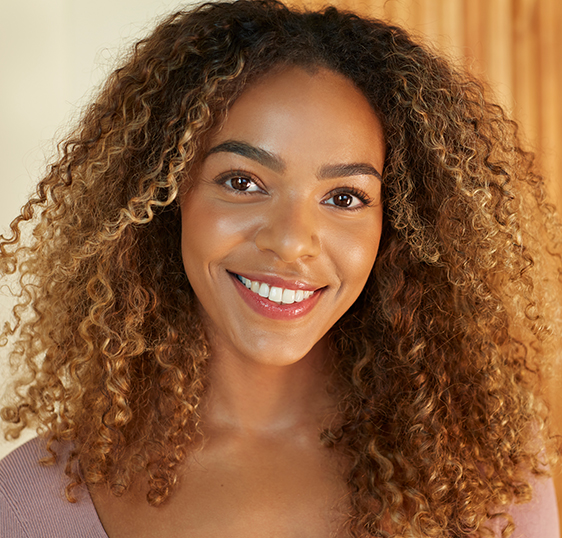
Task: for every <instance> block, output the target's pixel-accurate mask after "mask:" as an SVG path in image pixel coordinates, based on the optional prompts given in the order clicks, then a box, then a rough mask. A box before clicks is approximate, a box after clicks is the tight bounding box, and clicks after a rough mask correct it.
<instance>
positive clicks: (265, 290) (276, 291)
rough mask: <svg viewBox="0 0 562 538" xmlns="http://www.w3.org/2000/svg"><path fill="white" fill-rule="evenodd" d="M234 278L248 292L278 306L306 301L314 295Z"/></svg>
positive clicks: (309, 292)
mask: <svg viewBox="0 0 562 538" xmlns="http://www.w3.org/2000/svg"><path fill="white" fill-rule="evenodd" d="M236 276H237V277H238V279H239V280H240V282H242V284H244V285H245V286H246V287H247V288H248V289H249V290H251V291H253V292H254V293H257V294H258V295H260V296H261V297H267V298H268V299H269V300H270V301H273V302H275V303H279V304H293V303H300V302H301V301H303V300H304V299H308V298H309V297H310V296H311V295H312V294H313V293H314V292H313V291H304V290H290V289H287V288H278V287H277V286H269V285H268V284H266V283H265V282H258V281H257V280H250V279H249V278H245V277H243V276H240V275H236Z"/></svg>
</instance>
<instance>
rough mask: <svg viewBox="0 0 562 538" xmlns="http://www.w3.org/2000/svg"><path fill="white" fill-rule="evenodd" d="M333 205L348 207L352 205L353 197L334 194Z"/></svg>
mask: <svg viewBox="0 0 562 538" xmlns="http://www.w3.org/2000/svg"><path fill="white" fill-rule="evenodd" d="M333 200H334V205H337V206H338V207H349V206H350V205H351V204H352V203H353V196H351V194H343V193H342V194H336V195H335V196H334V197H333Z"/></svg>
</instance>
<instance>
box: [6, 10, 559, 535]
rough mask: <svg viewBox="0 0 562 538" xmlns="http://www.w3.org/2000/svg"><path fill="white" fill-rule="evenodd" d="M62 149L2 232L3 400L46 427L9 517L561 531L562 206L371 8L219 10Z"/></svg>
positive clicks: (98, 525) (179, 33) (103, 102)
mask: <svg viewBox="0 0 562 538" xmlns="http://www.w3.org/2000/svg"><path fill="white" fill-rule="evenodd" d="M61 148H62V149H61V155H60V158H59V160H58V161H57V162H55V163H53V164H52V165H51V167H50V168H49V171H48V173H47V175H46V176H45V177H44V178H43V179H42V180H41V182H40V183H39V186H38V188H37V195H36V196H35V197H34V198H32V199H31V200H30V201H29V202H28V204H27V205H26V207H25V208H24V209H23V211H22V213H21V215H20V216H18V217H17V218H16V219H15V220H14V222H13V224H12V234H13V235H12V237H8V238H3V240H2V241H1V242H0V248H1V259H0V264H1V265H0V267H1V269H2V271H3V272H4V274H11V273H16V272H17V273H18V274H19V281H20V285H21V295H20V302H19V304H18V306H16V308H15V309H14V318H13V320H12V322H11V324H10V323H8V324H7V325H5V326H4V331H3V334H2V339H1V342H2V343H3V344H4V345H8V343H9V342H11V347H10V349H11V359H12V362H13V363H14V364H17V365H19V367H20V371H19V372H20V373H19V374H18V377H17V378H16V380H15V389H14V392H13V396H12V403H10V404H9V405H6V406H5V407H4V408H3V410H2V418H3V419H4V421H5V422H6V432H7V435H8V436H13V437H17V436H18V435H19V432H21V430H22V429H23V428H26V427H37V428H38V432H39V434H40V436H39V438H38V439H36V440H33V441H31V442H29V443H27V444H25V445H24V446H23V447H21V448H19V449H17V450H15V451H14V452H13V453H12V454H10V455H9V456H8V457H7V458H5V459H4V460H3V461H2V462H0V509H1V515H0V534H1V535H2V536H4V535H7V536H11V537H20V536H21V537H24V536H25V537H28V538H29V537H35V536H37V537H39V536H41V537H46V536H57V537H61V536H90V537H92V536H95V537H99V538H103V537H105V538H107V537H108V536H109V537H110V538H114V537H135V538H139V537H140V538H143V537H157V536H158V537H159V536H178V537H182V536H185V537H190V538H196V537H215V536H229V537H232V538H237V537H242V536H243V537H245V538H246V537H248V536H279V537H300V536H306V537H322V538H326V537H328V536H333V537H336V536H337V537H344V536H354V537H367V536H389V537H390V536H396V537H398V536H412V537H435V538H437V537H439V538H443V537H460V536H471V537H475V538H476V537H485V536H509V535H510V534H511V533H512V531H513V528H514V526H515V534H514V536H520V537H521V536H525V537H527V538H554V537H556V536H558V534H557V515H556V508H555V503H554V496H553V490H552V484H551V481H550V479H549V478H548V475H549V467H550V465H551V464H552V463H553V461H554V460H555V452H556V446H555V443H554V441H553V440H552V439H551V438H550V433H549V423H548V413H547V411H546V405H545V403H544V402H543V401H542V399H541V385H540V380H541V376H542V375H543V372H545V371H546V369H547V367H548V363H549V360H550V357H551V356H552V354H553V353H554V351H555V349H556V347H555V346H556V344H557V341H556V338H555V336H556V335H557V334H559V332H560V331H558V328H557V327H556V326H555V321H556V319H557V318H556V316H555V312H554V311H553V310H554V309H552V307H551V305H552V301H547V300H546V298H547V297H549V294H552V293H554V292H556V293H558V292H559V283H558V279H557V278H556V277H557V276H558V275H559V274H560V273H561V271H560V268H559V265H560V264H559V260H560V252H559V248H560V245H561V244H562V243H561V231H560V225H559V223H558V220H557V217H556V215H555V214H554V212H553V210H552V208H551V207H550V206H549V205H548V204H546V203H545V194H544V188H543V182H542V179H541V178H540V177H539V176H538V175H537V174H536V172H535V171H534V168H533V158H532V155H530V154H528V153H525V152H524V151H523V150H522V149H521V148H520V145H519V143H518V139H517V126H516V125H515V124H514V123H513V122H511V121H509V120H508V119H507V118H506V117H505V114H504V112H503V111H502V109H501V108H500V107H498V106H496V105H494V104H490V103H488V102H487V101H486V98H485V92H484V90H483V89H482V87H481V86H480V84H479V83H478V82H477V81H475V80H473V79H472V78H470V77H469V76H468V75H465V74H463V73H459V72H457V71H456V70H455V69H453V68H452V67H451V66H449V65H448V64H447V62H446V61H445V60H443V59H441V58H439V57H438V56H436V55H435V53H434V52H432V51H431V50H428V49H426V48H424V47H423V46H421V45H420V44H418V43H416V42H414V41H413V40H412V39H411V38H410V37H409V36H408V35H407V33H406V32H404V31H403V30H401V29H400V28H397V27H394V26H390V25H388V24H386V23H384V22H381V21H378V20H366V19H361V18H359V17H357V16H355V15H353V14H350V13H342V12H339V11H337V10H336V9H334V8H327V9H326V10H324V11H321V12H305V11H303V12H301V11H298V10H292V9H288V8H287V7H285V6H283V5H282V4H280V3H277V2H275V1H271V0H265V1H257V0H238V1H235V2H233V3H209V4H205V5H203V6H201V7H199V8H196V9H194V10H193V11H188V12H179V13H177V14H174V15H172V16H170V17H169V18H168V19H167V20H165V21H164V22H162V23H161V24H160V25H159V26H158V27H157V28H156V30H155V31H154V33H153V34H152V35H151V36H149V37H148V38H147V39H145V40H143V41H141V42H140V43H139V44H138V45H137V46H136V47H135V49H134V51H133V53H132V54H131V56H130V57H129V58H127V60H126V61H125V62H124V64H123V66H122V67H121V68H120V69H118V70H117V71H116V72H115V73H114V74H113V75H112V76H111V77H110V78H109V80H108V81H107V83H106V85H105V87H104V88H103V90H102V91H101V93H100V95H99V96H98V97H97V98H96V100H95V102H94V103H92V105H91V106H90V108H89V109H88V110H87V112H86V113H85V115H84V117H83V119H82V120H81V122H80V124H79V125H78V127H77V129H76V131H75V133H74V134H73V135H72V136H71V137H69V138H68V139H67V140H66V141H65V142H63V144H62V145H61ZM27 227H30V228H31V229H32V233H31V234H29V237H30V238H31V239H30V241H31V243H29V242H27V243H26V242H25V241H24V239H23V237H24V236H25V237H28V235H24V231H25V230H26V228H27ZM539 234H540V235H539ZM539 238H540V241H539V240H538V239H539ZM550 273H552V274H553V275H554V276H553V277H552V278H550V279H549V278H548V275H549V274H550ZM42 457H43V458H44V457H47V458H46V459H45V460H44V461H43V463H44V465H42V466H40V465H38V463H37V462H38V460H39V459H40V458H42ZM63 478H64V479H65V481H66V483H65V491H66V500H65V499H62V498H61V496H60V495H59V486H60V484H61V482H60V481H61V480H62V479H63ZM68 501H70V502H68Z"/></svg>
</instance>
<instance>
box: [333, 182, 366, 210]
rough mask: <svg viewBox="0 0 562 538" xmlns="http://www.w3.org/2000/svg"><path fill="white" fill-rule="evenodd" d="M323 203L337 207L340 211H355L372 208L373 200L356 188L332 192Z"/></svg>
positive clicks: (345, 188)
mask: <svg viewBox="0 0 562 538" xmlns="http://www.w3.org/2000/svg"><path fill="white" fill-rule="evenodd" d="M322 203H323V204H326V205H330V206H333V207H337V208H338V209H348V210H353V209H361V208H362V207H366V206H370V205H371V203H372V200H371V198H369V196H368V195H367V194H366V193H365V192H363V191H362V190H359V189H356V188H354V187H344V188H342V189H337V190H335V191H332V192H331V193H330V195H329V196H328V197H327V198H325V199H324V201H323V202H322Z"/></svg>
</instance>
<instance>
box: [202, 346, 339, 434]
mask: <svg viewBox="0 0 562 538" xmlns="http://www.w3.org/2000/svg"><path fill="white" fill-rule="evenodd" d="M327 358H328V346H327V339H323V340H321V341H320V342H318V343H317V344H316V346H315V347H314V348H313V349H312V350H311V351H310V352H309V353H308V354H307V355H306V356H305V357H303V358H302V359H301V360H299V361H297V362H295V363H293V364H288V365H272V364H263V363H257V362H255V361H248V360H245V359H244V358H243V357H237V356H236V355H234V354H231V353H229V352H228V351H226V350H223V351H221V350H213V353H212V354H211V362H210V369H209V382H210V383H209V390H208V391H207V394H206V398H205V400H204V405H203V417H202V418H203V422H204V424H206V426H207V427H210V428H220V429H229V430H237V431H238V432H240V433H249V434H264V435H267V434H275V433H283V432H284V431H288V430H292V431H294V430H295V429H296V428H306V429H310V428H313V429H314V430H315V431H317V429H318V428H320V427H321V426H322V423H323V420H324V419H325V418H326V416H327V415H328V414H329V413H330V411H331V410H333V408H334V402H333V398H332V397H331V396H330V395H329V394H328V391H327V386H328V382H329V374H328V372H327Z"/></svg>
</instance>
